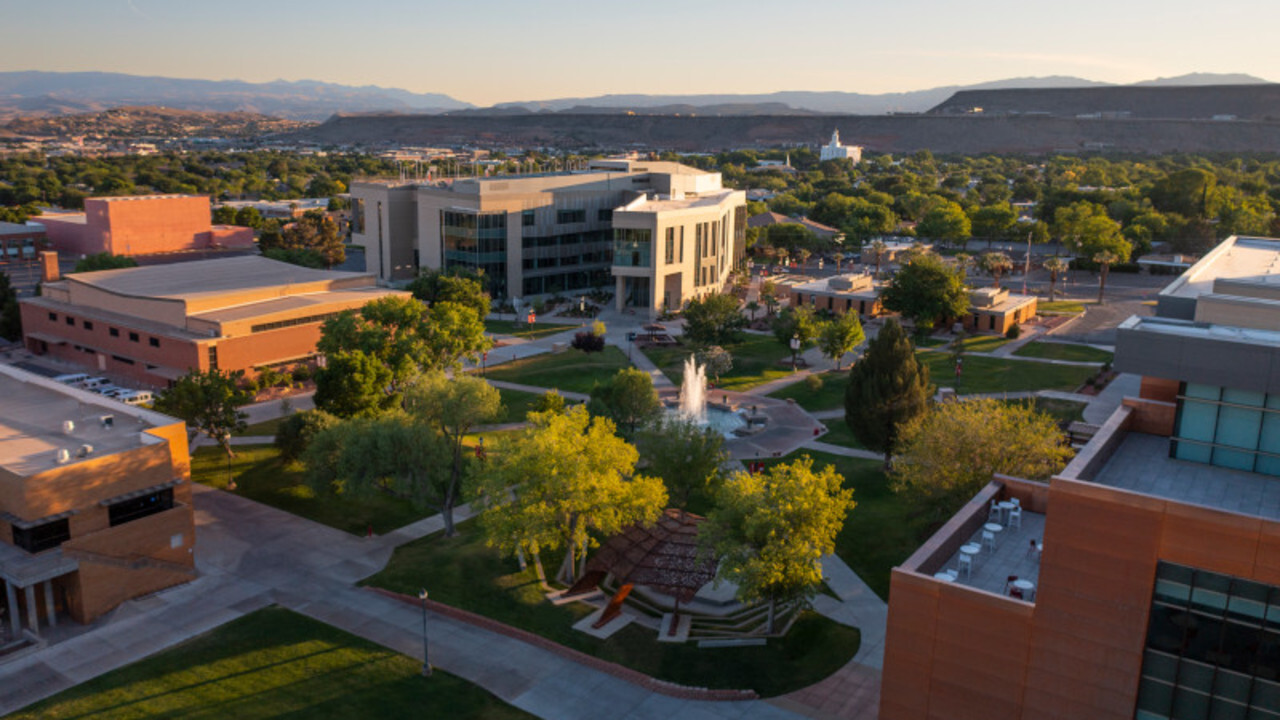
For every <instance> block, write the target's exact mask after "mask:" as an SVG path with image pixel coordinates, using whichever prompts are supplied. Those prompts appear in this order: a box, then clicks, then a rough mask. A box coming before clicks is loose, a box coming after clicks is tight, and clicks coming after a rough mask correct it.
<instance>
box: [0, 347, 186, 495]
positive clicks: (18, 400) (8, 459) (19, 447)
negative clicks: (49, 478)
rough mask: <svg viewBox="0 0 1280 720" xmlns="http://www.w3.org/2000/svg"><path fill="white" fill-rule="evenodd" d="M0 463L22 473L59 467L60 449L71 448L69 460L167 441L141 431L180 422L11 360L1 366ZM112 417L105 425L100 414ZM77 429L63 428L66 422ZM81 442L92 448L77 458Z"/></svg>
mask: <svg viewBox="0 0 1280 720" xmlns="http://www.w3.org/2000/svg"><path fill="white" fill-rule="evenodd" d="M0 397H3V398H4V404H3V406H0V407H2V409H0V467H3V468H4V469H5V470H8V471H9V472H11V473H14V474H16V475H20V476H28V475H35V474H37V473H41V472H45V471H47V470H52V469H53V468H56V467H59V466H60V463H58V462H57V461H56V455H57V452H58V450H67V451H68V453H69V454H70V455H71V457H70V460H68V462H66V463H63V464H61V465H71V464H74V463H77V462H82V461H84V460H88V459H94V458H100V457H102V456H104V455H111V454H114V453H118V452H122V451H125V450H132V449H134V448H139V447H142V446H143V445H150V444H154V443H160V442H164V441H163V440H162V439H161V438H159V437H155V436H150V435H146V436H144V435H143V433H142V431H143V430H147V429H150V428H153V427H157V426H161V425H171V424H173V423H177V422H180V421H179V420H175V419H173V418H171V417H169V416H167V415H162V414H160V413H157V412H152V411H150V410H145V409H142V408H136V407H133V406H130V405H125V404H124V403H120V402H116V401H114V400H109V399H107V398H104V397H102V396H100V395H96V394H94V393H91V392H87V391H85V390H78V389H76V388H72V387H68V386H66V385H62V384H61V383H57V382H54V381H53V380H51V379H49V378H44V377H41V376H39V375H36V374H35V373H30V372H27V371H25V370H21V369H19V368H16V367H12V366H9V365H0ZM105 415H110V416H112V417H113V418H114V420H113V426H112V427H111V428H110V429H108V428H105V427H103V423H102V417H103V416H105ZM67 421H71V423H73V425H74V429H72V431H71V432H70V433H67V432H64V429H63V423H65V422H67ZM82 445H91V446H92V447H93V452H92V453H90V454H88V455H87V456H86V457H84V458H80V457H77V453H78V450H79V449H80V447H81V446H82Z"/></svg>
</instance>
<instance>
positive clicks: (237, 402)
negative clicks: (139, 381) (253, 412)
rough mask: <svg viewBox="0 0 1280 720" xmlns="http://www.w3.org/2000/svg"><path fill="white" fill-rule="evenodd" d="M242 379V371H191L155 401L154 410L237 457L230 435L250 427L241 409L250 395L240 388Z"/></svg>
mask: <svg viewBox="0 0 1280 720" xmlns="http://www.w3.org/2000/svg"><path fill="white" fill-rule="evenodd" d="M243 377H244V371H242V370H236V371H234V372H225V371H223V370H219V369H217V368H215V369H212V370H206V371H203V372H201V371H192V372H189V373H187V374H186V375H183V376H182V377H180V378H178V380H177V382H175V383H174V385H173V387H171V388H169V389H168V390H166V391H164V392H163V393H161V394H160V396H159V397H157V398H156V402H155V409H156V410H157V411H158V412H162V413H165V414H166V415H172V416H174V417H176V418H179V419H181V420H183V421H184V422H186V423H187V425H188V426H189V427H191V428H192V429H194V430H196V431H198V432H202V433H204V434H205V436H207V437H208V438H209V439H211V440H215V441H217V442H218V444H219V445H221V446H222V449H223V450H224V451H225V452H226V453H227V455H229V456H232V457H234V456H235V453H234V452H233V451H232V450H231V433H233V432H239V431H243V430H244V429H245V428H246V427H248V426H247V424H246V423H245V418H247V417H248V415H247V414H245V413H243V412H241V411H240V406H241V405H243V404H244V403H246V402H248V401H249V395H248V393H246V392H244V391H243V390H241V389H240V380H241V379H242V378H243Z"/></svg>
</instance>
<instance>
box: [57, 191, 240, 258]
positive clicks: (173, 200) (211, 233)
mask: <svg viewBox="0 0 1280 720" xmlns="http://www.w3.org/2000/svg"><path fill="white" fill-rule="evenodd" d="M211 218H212V211H211V210H210V206H209V198H208V197H206V196H204V195H136V196H126V197H105V198H89V199H87V200H85V201H84V212H83V213H67V214H60V215H44V216H41V217H40V223H41V224H42V225H44V226H45V228H46V229H47V231H48V234H49V242H50V244H51V245H52V246H53V249H54V250H56V251H58V252H60V253H63V254H71V255H96V254H98V253H111V254H112V255H128V256H134V255H155V254H158V253H171V252H181V251H184V250H210V249H232V248H241V249H248V248H252V247H253V246H254V241H253V230H252V229H251V228H244V227H233V226H229V225H213V224H212V222H211Z"/></svg>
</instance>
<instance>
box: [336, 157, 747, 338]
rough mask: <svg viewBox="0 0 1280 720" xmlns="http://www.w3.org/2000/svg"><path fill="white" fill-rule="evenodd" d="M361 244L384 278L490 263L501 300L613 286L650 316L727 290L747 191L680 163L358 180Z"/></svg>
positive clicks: (355, 232)
mask: <svg viewBox="0 0 1280 720" xmlns="http://www.w3.org/2000/svg"><path fill="white" fill-rule="evenodd" d="M351 198H352V218H351V222H352V242H354V243H355V244H359V245H363V246H364V247H365V251H366V258H367V260H366V261H367V263H368V267H369V269H370V271H372V272H375V273H376V274H377V276H378V277H379V278H380V279H382V280H402V279H408V278H412V277H415V276H416V275H417V274H418V272H419V271H420V270H421V269H423V268H445V269H448V268H466V269H469V270H477V271H482V272H483V273H484V275H485V277H486V278H487V279H488V286H489V288H488V289H489V292H490V293H491V294H492V295H493V296H494V297H495V298H512V297H521V298H526V297H536V296H544V295H554V294H557V293H581V292H586V291H590V290H592V289H597V288H607V287H610V286H612V288H613V289H614V291H615V298H616V302H617V305H618V307H619V308H625V307H632V308H637V309H644V310H647V311H649V312H650V313H651V314H656V313H658V312H660V311H661V310H662V309H663V308H678V307H680V306H681V305H682V304H683V303H684V302H685V301H687V300H688V299H690V298H693V297H697V296H699V295H703V294H706V293H709V292H713V291H715V290H718V289H720V288H722V287H723V285H724V283H725V281H726V280H727V278H728V274H729V272H730V270H732V269H733V267H734V266H735V265H736V264H737V263H738V262H739V261H740V260H741V258H742V257H743V253H744V252H745V233H746V226H747V222H746V196H745V194H744V193H742V192H741V191H736V190H728V189H725V188H724V187H723V186H722V184H721V178H720V174H719V173H709V172H704V171H702V170H698V169H697V168H693V167H689V166H686V165H681V164H679V163H672V162H659V161H645V160H639V159H606V160H595V161H592V162H591V163H590V164H589V166H588V167H587V168H586V169H585V170H577V171H572V172H552V173H540V174H532V175H523V176H520V175H516V176H506V175H504V176H497V177H478V178H463V179H454V180H449V181H437V182H431V183H420V182H376V181H375V182H355V183H352V186H351Z"/></svg>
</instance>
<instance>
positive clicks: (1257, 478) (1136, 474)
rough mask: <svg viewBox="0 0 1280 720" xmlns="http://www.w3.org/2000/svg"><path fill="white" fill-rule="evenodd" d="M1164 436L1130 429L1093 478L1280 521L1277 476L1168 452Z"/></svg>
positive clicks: (1148, 493) (1278, 482) (1136, 489)
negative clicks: (1203, 461) (1223, 465)
mask: <svg viewBox="0 0 1280 720" xmlns="http://www.w3.org/2000/svg"><path fill="white" fill-rule="evenodd" d="M1169 442H1170V440H1169V438H1167V437H1161V436H1158V435H1146V434H1142V433H1130V434H1129V435H1128V436H1127V437H1125V439H1124V442H1122V443H1121V444H1120V446H1119V447H1118V448H1116V451H1115V452H1114V453H1113V454H1112V455H1111V457H1110V459H1108V461H1107V463H1106V465H1104V466H1103V467H1102V469H1101V470H1100V471H1099V472H1098V474H1097V476H1096V477H1095V478H1094V482H1096V483H1098V484H1099V485H1107V486H1109V487H1114V488H1119V489H1121V490H1131V491H1133V492H1137V493H1142V494H1144V495H1151V496H1154V497H1159V498H1165V499H1168V500H1176V501H1178V502H1183V503H1189V504H1192V505H1201V506H1204V507H1210V508H1215V509H1218V510H1225V511H1227V512H1233V513H1240V514H1241V515H1250V516H1254V517H1262V518H1266V519H1268V520H1275V521H1280V479H1277V478H1274V477H1272V476H1269V475H1262V474H1259V473H1251V472H1245V471H1243V470H1232V469H1230V468H1224V467H1219V466H1216V465H1209V464H1207V463H1199V462H1191V461H1188V460H1177V459H1174V458H1171V457H1169Z"/></svg>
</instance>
